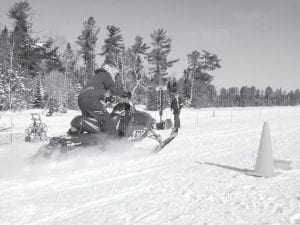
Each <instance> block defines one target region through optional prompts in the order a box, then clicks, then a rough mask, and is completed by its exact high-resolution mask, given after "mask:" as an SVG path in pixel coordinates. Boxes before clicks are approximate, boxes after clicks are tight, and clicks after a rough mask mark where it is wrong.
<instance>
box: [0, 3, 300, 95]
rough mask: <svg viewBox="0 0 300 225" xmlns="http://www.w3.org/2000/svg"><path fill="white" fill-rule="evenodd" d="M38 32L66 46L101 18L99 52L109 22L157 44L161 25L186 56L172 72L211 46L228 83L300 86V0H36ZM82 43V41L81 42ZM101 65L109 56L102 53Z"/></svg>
mask: <svg viewBox="0 0 300 225" xmlns="http://www.w3.org/2000/svg"><path fill="white" fill-rule="evenodd" d="M14 2H16V1H15V0H0V28H1V29H2V28H3V26H4V25H8V26H11V25H12V21H11V20H9V19H8V18H7V11H8V9H9V8H10V7H11V6H12V5H13V3H14ZM28 2H29V4H30V6H31V7H32V12H33V15H32V18H31V20H32V22H33V31H34V33H36V34H38V35H39V36H44V37H47V36H52V37H54V38H56V39H57V40H58V43H60V44H63V43H66V42H71V43H73V45H74V42H75V40H76V39H77V37H78V36H79V35H80V33H81V30H82V28H83V22H84V21H85V20H87V19H88V17H90V16H93V17H94V18H95V20H96V23H97V25H98V27H100V33H99V40H98V42H97V51H98V53H100V51H101V46H102V45H103V40H104V38H106V36H107V32H106V29H105V27H106V26H107V25H116V26H118V27H120V28H121V33H122V35H123V37H124V41H125V45H127V46H130V45H132V44H133V43H134V38H135V37H136V36H137V35H140V36H142V37H144V39H145V42H146V43H147V44H149V45H150V41H151V40H150V33H152V32H153V31H154V30H156V29H158V28H163V29H165V30H166V31H167V35H168V36H169V37H171V38H172V51H171V53H170V56H169V59H170V60H172V59H180V60H179V62H177V63H176V64H174V66H173V67H172V68H171V69H169V70H168V72H169V74H170V75H171V76H177V77H179V76H182V74H183V70H184V69H185V68H186V67H187V54H189V53H191V52H192V51H194V50H198V51H201V50H207V51H209V52H211V53H214V54H217V55H218V57H219V58H220V59H221V66H222V68H220V69H218V70H216V71H214V72H212V73H211V74H212V75H213V76H214V80H213V84H214V85H215V86H216V87H217V88H218V89H219V88H221V87H232V86H235V87H241V86H253V85H254V86H256V87H257V88H260V89H265V88H266V87H267V86H271V87H272V88H274V89H277V88H283V89H284V90H292V89H293V90H294V89H296V88H300V57H299V54H300V1H298V0H223V1H221V0H218V1H217V0H51V1H49V0H28ZM74 47H75V45H74ZM97 60H98V64H100V63H101V62H100V61H101V59H97Z"/></svg>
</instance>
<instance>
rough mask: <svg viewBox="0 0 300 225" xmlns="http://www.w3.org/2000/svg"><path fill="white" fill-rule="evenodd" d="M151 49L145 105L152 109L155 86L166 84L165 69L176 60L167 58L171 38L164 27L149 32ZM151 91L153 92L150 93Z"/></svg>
mask: <svg viewBox="0 0 300 225" xmlns="http://www.w3.org/2000/svg"><path fill="white" fill-rule="evenodd" d="M150 36H151V40H152V41H151V45H152V50H151V52H150V53H149V54H148V61H149V64H150V66H151V67H150V68H149V72H150V75H151V86H152V87H151V88H150V93H149V96H148V98H149V101H148V103H149V104H148V105H147V107H148V108H149V109H154V108H155V107H156V105H157V104H156V98H155V97H154V96H156V95H157V94H156V93H155V92H156V90H155V88H156V87H162V86H166V85H167V79H166V75H167V69H168V68H171V67H172V66H173V64H174V63H176V62H178V60H179V59H176V60H168V56H169V54H170V52H171V43H172V39H171V38H170V37H168V36H167V32H166V31H165V30H164V29H157V30H154V31H153V32H152V33H151V34H150ZM152 92H153V93H152Z"/></svg>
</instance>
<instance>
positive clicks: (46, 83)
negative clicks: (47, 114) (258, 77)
mask: <svg viewBox="0 0 300 225" xmlns="http://www.w3.org/2000/svg"><path fill="white" fill-rule="evenodd" d="M7 15H8V17H9V19H11V21H12V24H13V29H12V30H8V28H7V27H4V28H3V29H2V30H1V33H0V110H14V111H15V110H21V109H28V108H45V107H49V108H54V109H56V110H60V111H63V110H64V109H65V108H70V109H76V108H77V96H78V94H79V92H80V90H81V88H82V87H83V86H84V85H85V83H86V81H87V79H89V78H90V77H91V76H92V75H93V73H94V70H95V69H96V68H98V67H100V66H101V65H98V64H97V62H96V56H100V57H102V59H103V62H104V63H106V64H110V65H111V66H114V67H116V68H117V69H118V71H119V73H118V75H117V77H116V84H117V85H118V87H119V88H123V89H126V90H127V91H131V92H132V96H133V97H132V98H133V101H134V102H135V103H139V104H145V105H147V107H148V109H152V110H156V109H157V107H158V104H157V103H158V92H157V89H159V88H163V87H165V86H166V85H167V84H168V85H173V86H174V87H175V89H176V90H177V91H179V92H180V93H181V94H182V96H183V97H184V98H185V99H186V103H187V104H188V105H190V106H192V107H209V106H254V105H295V104H299V90H298V89H297V90H296V91H291V92H288V93H287V92H285V91H282V90H281V89H280V90H276V91H274V92H273V90H272V88H270V87H268V88H267V89H268V90H267V89H266V90H265V91H262V90H256V88H255V87H251V88H248V87H242V88H241V89H240V90H239V89H238V88H228V89H225V88H222V89H221V91H220V93H217V91H216V88H215V86H214V85H213V84H212V81H213V75H212V74H211V73H212V72H213V71H214V70H216V69H218V68H220V67H221V65H220V61H221V60H220V59H219V58H218V56H217V55H216V54H212V53H210V52H209V51H206V50H201V51H198V50H194V51H193V52H191V53H189V54H187V59H188V65H187V66H186V69H185V70H184V71H183V75H182V77H181V78H179V79H175V78H174V79H171V80H170V78H169V76H168V73H167V70H168V69H169V68H171V67H172V66H173V65H174V64H175V63H176V62H178V60H179V59H169V54H170V52H171V46H172V39H171V38H170V37H169V36H168V35H167V32H166V30H164V29H162V28H158V29H156V30H154V31H153V32H152V33H150V38H151V43H150V44H147V43H145V42H144V38H143V37H141V36H136V37H135V39H134V40H133V44H132V45H131V46H126V45H125V43H124V39H123V36H122V33H121V29H120V28H119V27H117V26H115V25H108V26H106V27H105V32H106V34H105V35H106V38H105V40H104V43H102V47H101V51H100V52H97V51H96V45H97V41H98V36H99V35H102V32H100V27H98V26H97V24H96V21H95V19H94V18H93V17H89V18H88V19H87V20H86V21H84V22H83V25H82V31H81V33H80V34H79V35H78V37H77V40H76V41H75V43H67V44H66V46H64V49H60V48H59V47H57V46H55V42H54V40H53V39H52V38H51V37H49V38H48V39H46V40H43V39H42V38H40V37H37V35H33V31H32V23H31V21H30V20H29V18H30V16H31V15H32V12H31V7H30V5H29V3H28V2H27V1H20V2H16V3H15V4H14V5H13V6H12V7H11V8H10V9H9V10H8V12H7ZM72 46H76V47H77V49H76V50H75V49H73V48H72ZM270 89H271V90H270ZM169 90H170V89H169ZM169 98H170V95H168V94H167V95H165V101H168V100H169ZM166 105H167V104H166Z"/></svg>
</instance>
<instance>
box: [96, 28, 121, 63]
mask: <svg viewBox="0 0 300 225" xmlns="http://www.w3.org/2000/svg"><path fill="white" fill-rule="evenodd" d="M106 30H107V31H108V37H107V38H106V39H105V40H104V45H103V46H102V53H101V55H103V56H104V64H108V65H111V66H114V67H116V68H121V67H122V64H121V58H120V54H121V52H122V51H123V50H124V44H123V36H122V34H121V29H120V28H119V27H116V26H115V25H109V26H107V27H106Z"/></svg>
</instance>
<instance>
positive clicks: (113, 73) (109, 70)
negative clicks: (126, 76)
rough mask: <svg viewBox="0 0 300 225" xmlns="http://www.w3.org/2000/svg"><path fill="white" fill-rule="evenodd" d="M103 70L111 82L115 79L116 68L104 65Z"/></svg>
mask: <svg viewBox="0 0 300 225" xmlns="http://www.w3.org/2000/svg"><path fill="white" fill-rule="evenodd" d="M103 69H105V70H106V71H107V72H108V73H109V74H110V75H111V77H112V78H113V80H114V79H115V77H116V75H117V73H118V72H119V70H118V69H117V68H116V67H114V66H112V65H109V64H104V65H103Z"/></svg>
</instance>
